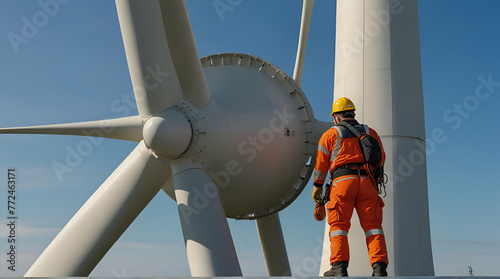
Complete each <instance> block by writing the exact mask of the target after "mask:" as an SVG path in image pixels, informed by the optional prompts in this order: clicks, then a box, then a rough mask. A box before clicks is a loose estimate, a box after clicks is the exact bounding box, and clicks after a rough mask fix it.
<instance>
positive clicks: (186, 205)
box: [172, 162, 242, 277]
mask: <svg viewBox="0 0 500 279" xmlns="http://www.w3.org/2000/svg"><path fill="white" fill-rule="evenodd" d="M176 163H177V162H176ZM180 167H184V166H182V165H180ZM176 168H177V166H175V165H173V164H172V169H173V170H174V169H176ZM173 173H174V175H173V182H174V188H175V197H176V199H177V204H178V209H179V217H180V219H181V225H182V231H183V234H184V242H185V244H186V252H187V257H188V261H189V268H190V270H191V276H193V277H198V276H203V277H207V276H208V277H214V276H242V273H241V268H240V264H239V262H238V257H237V255H236V250H235V248H234V243H233V239H232V237H231V232H230V231H229V226H228V224H227V220H226V215H225V214H224V209H223V208H222V204H221V201H220V198H219V194H218V191H217V188H216V186H215V184H214V183H213V182H212V180H211V179H210V177H209V176H208V174H207V173H206V172H205V171H204V170H202V169H200V168H196V167H193V168H188V169H184V170H182V171H173Z"/></svg>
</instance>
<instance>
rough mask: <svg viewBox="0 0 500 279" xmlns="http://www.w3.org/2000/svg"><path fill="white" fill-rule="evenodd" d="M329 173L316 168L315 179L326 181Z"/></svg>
mask: <svg viewBox="0 0 500 279" xmlns="http://www.w3.org/2000/svg"><path fill="white" fill-rule="evenodd" d="M327 175H328V173H327V172H320V171H318V170H314V180H318V181H324V180H325V179H326V176H327Z"/></svg>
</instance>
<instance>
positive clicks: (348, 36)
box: [320, 0, 434, 276]
mask: <svg viewBox="0 0 500 279" xmlns="http://www.w3.org/2000/svg"><path fill="white" fill-rule="evenodd" d="M336 30H337V31H336V43H335V44H336V52H335V82H334V95H335V99H337V98H339V97H342V96H346V97H348V98H350V99H351V100H353V102H354V103H355V104H356V107H357V119H358V120H359V121H360V122H362V123H366V124H368V125H370V126H371V127H373V128H374V129H375V130H377V132H378V133H379V135H380V137H381V139H382V142H383V145H384V148H385V151H386V154H387V160H386V164H385V172H386V174H388V178H389V181H388V183H387V197H386V198H384V202H385V208H384V221H383V228H384V233H385V238H386V242H387V248H388V253H389V267H388V272H389V275H395V276H433V275H434V267H433V261H432V251H431V241H430V226H429V205H428V194H427V172H426V153H425V126H424V105H423V94H422V74H421V65H420V40H419V28H418V4H417V1H416V0H401V1H392V0H337V24H336ZM354 215H355V216H356V214H354ZM356 219H357V216H356V218H353V220H352V226H351V231H350V233H349V244H350V247H351V251H352V252H351V260H350V262H349V274H350V275H355V276H356V275H358V276H365V275H367V274H370V273H371V269H370V266H369V259H368V256H367V252H366V244H365V235H364V233H363V231H362V230H361V228H360V226H359V222H357V221H356ZM325 229H326V231H325V238H324V247H323V257H322V265H321V270H320V274H323V272H325V271H326V270H328V269H329V268H330V267H329V266H330V263H329V254H330V251H329V245H330V241H329V235H328V224H326V228H325Z"/></svg>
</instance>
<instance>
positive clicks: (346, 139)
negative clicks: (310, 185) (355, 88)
mask: <svg viewBox="0 0 500 279" xmlns="http://www.w3.org/2000/svg"><path fill="white" fill-rule="evenodd" d="M345 121H346V122H348V123H349V124H351V125H352V126H356V125H360V124H359V123H358V122H357V121H356V120H354V119H352V120H350V119H349V120H345ZM361 127H363V128H364V129H366V128H368V130H369V135H370V136H372V137H373V138H375V139H376V140H377V141H378V143H379V144H380V147H381V148H382V162H381V163H382V165H383V164H384V162H385V152H384V147H383V146H382V141H381V140H380V137H379V136H378V134H377V132H375V130H373V129H372V128H369V127H368V126H366V125H361ZM356 128H359V126H358V127H356ZM364 163H365V161H364V158H363V152H362V151H361V147H360V146H359V140H358V138H357V137H356V136H355V135H354V134H352V133H351V132H350V131H349V130H348V129H347V128H345V127H341V126H333V127H332V128H330V129H329V130H328V131H326V132H325V133H324V134H323V136H321V139H320V140H319V143H318V153H317V155H316V166H315V167H314V186H318V187H321V186H323V184H324V183H325V179H326V177H327V175H328V173H331V172H332V171H333V170H335V169H336V168H338V167H340V166H343V165H346V164H364Z"/></svg>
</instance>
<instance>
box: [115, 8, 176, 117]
mask: <svg viewBox="0 0 500 279" xmlns="http://www.w3.org/2000/svg"><path fill="white" fill-rule="evenodd" d="M168 2H170V1H168ZM116 9H117V11H118V19H119V21H120V29H121V31H122V37H123V43H124V46H125V54H126V56H127V62H128V67H129V71H130V77H131V79H132V85H133V87H134V95H135V100H136V103H137V109H138V110H139V114H140V115H141V116H142V117H143V118H148V117H149V116H152V115H154V114H156V113H159V112H161V111H163V110H165V109H167V108H169V107H171V106H172V105H174V104H175V103H177V102H179V101H181V100H182V91H181V86H180V84H179V80H178V78H177V73H176V70H175V68H174V64H173V63H172V57H171V55H170V51H169V46H168V44H167V39H166V37H165V30H164V28H163V20H162V15H161V12H160V4H159V2H158V1H141V0H116Z"/></svg>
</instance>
